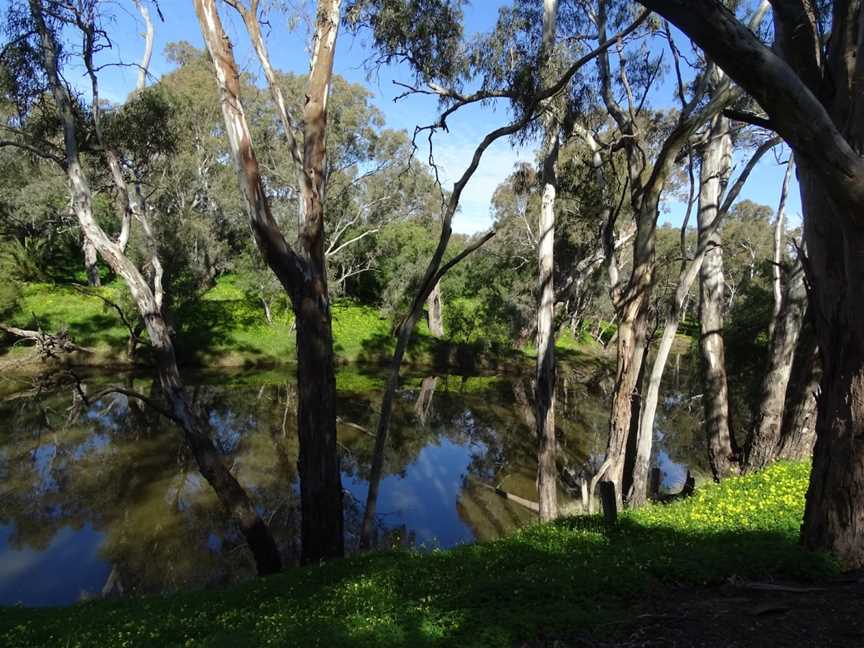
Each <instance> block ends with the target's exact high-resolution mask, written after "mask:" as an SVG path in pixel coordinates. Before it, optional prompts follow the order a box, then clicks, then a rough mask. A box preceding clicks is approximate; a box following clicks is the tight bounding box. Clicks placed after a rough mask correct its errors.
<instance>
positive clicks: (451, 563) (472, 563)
mask: <svg viewBox="0 0 864 648" xmlns="http://www.w3.org/2000/svg"><path fill="white" fill-rule="evenodd" d="M808 471H809V466H808V465H807V464H802V463H781V464H777V465H775V466H772V467H770V468H768V469H767V470H765V471H763V472H762V473H759V474H757V475H752V476H747V477H741V478H735V479H730V480H728V481H726V482H724V483H723V484H721V485H719V486H715V485H709V486H707V487H705V488H704V489H702V490H700V491H699V493H698V494H697V495H696V496H695V497H692V498H690V499H688V500H684V501H680V502H677V503H674V504H671V505H667V506H663V505H656V506H649V507H647V508H644V509H642V510H639V511H634V512H627V513H625V514H624V515H623V516H622V517H621V519H620V521H619V524H618V525H617V526H616V527H615V528H613V529H608V530H607V529H606V528H604V526H603V524H602V522H601V521H600V520H599V519H598V518H596V517H590V518H571V519H565V520H561V521H559V522H557V523H554V524H546V525H534V526H531V527H528V528H525V529H523V530H522V531H520V532H517V533H516V534H514V535H513V536H511V537H509V538H506V539H503V540H499V541H496V542H490V543H487V544H477V545H468V546H463V547H459V548H456V549H453V550H450V551H438V552H433V553H425V554H421V553H414V552H404V551H403V552H388V553H378V554H373V555H366V556H360V557H356V558H351V559H347V560H343V561H335V562H332V563H329V564H326V565H323V566H319V567H308V568H303V569H294V570H290V571H287V572H285V573H282V574H279V575H276V576H274V577H270V578H266V579H258V580H255V581H252V582H249V583H246V584H243V585H241V586H238V587H235V588H233V589H229V590H225V591H200V592H186V593H181V594H175V595H168V596H164V597H156V598H144V599H138V600H126V601H122V602H90V603H83V604H79V605H75V606H72V607H69V608H63V609H49V610H44V609H43V610H30V609H23V608H6V609H4V610H2V611H0V645H8V646H49V645H50V646H97V645H98V646H165V645H171V646H267V645H272V646H405V645H410V646H443V645H447V646H450V645H453V646H507V645H513V643H514V642H517V641H520V640H526V639H536V638H538V637H540V636H545V637H550V636H551V637H555V636H561V634H562V633H565V634H566V633H568V632H569V633H572V632H574V631H576V632H580V631H588V632H591V631H597V632H601V631H602V632H603V633H604V634H607V633H608V632H609V626H608V625H604V624H609V623H610V622H622V621H623V622H625V625H626V623H627V622H628V620H629V622H631V623H632V622H633V620H632V616H633V610H634V606H638V605H639V603H640V601H644V600H645V597H647V596H651V597H654V596H659V595H668V596H670V597H674V596H675V593H674V590H673V587H674V586H675V585H679V584H689V585H703V584H711V583H719V582H722V581H725V580H726V579H729V578H730V577H733V576H734V577H740V578H771V577H774V576H783V577H799V578H812V577H818V576H821V575H825V574H829V573H832V572H833V571H834V570H835V565H834V563H833V562H832V561H830V560H829V559H827V558H826V557H824V556H821V555H817V554H811V553H807V552H805V551H804V550H803V549H801V548H800V547H799V545H798V542H797V536H798V527H799V525H800V522H801V518H802V514H803V505H804V494H805V491H806V487H807V478H808ZM601 626H603V629H602V630H601ZM617 627H622V626H617Z"/></svg>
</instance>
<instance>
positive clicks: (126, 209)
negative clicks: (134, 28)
mask: <svg viewBox="0 0 864 648" xmlns="http://www.w3.org/2000/svg"><path fill="white" fill-rule="evenodd" d="M28 7H29V16H26V15H25V14H23V10H21V8H17V7H16V9H19V10H21V13H19V14H18V16H19V18H21V19H22V20H23V24H24V25H25V26H26V27H27V28H28V29H26V30H25V32H24V35H23V36H21V37H20V38H19V39H17V40H16V46H17V47H28V48H31V49H32V51H33V53H34V56H33V59H32V61H33V63H34V68H32V69H31V73H33V74H34V75H35V77H34V78H36V79H38V81H36V82H35V83H34V85H39V84H44V86H43V87H44V88H45V90H47V91H48V92H49V93H50V95H51V97H52V100H53V104H54V105H53V109H54V111H55V115H56V121H57V123H58V124H59V128H60V129H61V131H62V142H63V144H62V149H61V151H62V153H61V156H62V157H60V159H59V162H60V164H61V166H62V167H63V169H64V171H65V173H66V176H67V179H68V182H69V186H70V194H71V202H72V210H73V211H74V213H75V216H76V218H77V220H78V224H79V226H80V228H81V230H82V232H83V233H84V236H85V237H87V239H88V240H89V241H90V242H91V243H92V244H93V245H94V246H95V248H96V250H97V252H98V253H99V255H100V256H101V257H102V258H103V259H104V260H105V262H106V263H107V264H108V265H109V266H110V267H111V269H112V270H113V271H114V272H115V273H116V274H117V275H118V276H119V277H120V278H122V280H123V281H124V283H125V284H126V286H127V287H128V289H129V291H130V293H131V295H132V297H133V299H134V301H135V304H136V306H137V308H138V311H139V313H140V316H141V318H142V319H143V320H144V323H145V326H146V330H147V333H148V337H149V340H150V345H151V347H152V351H153V355H154V358H155V361H156V365H157V370H158V374H159V380H160V383H161V387H162V392H163V394H164V397H165V398H166V400H167V401H168V409H167V410H160V411H162V413H163V414H165V415H166V416H167V417H169V418H170V419H171V420H172V421H174V422H175V423H176V424H177V425H178V426H179V428H180V429H181V430H182V432H183V435H184V438H185V440H186V443H187V444H188V446H189V448H190V449H191V451H192V453H193V455H194V457H195V460H196V462H197V464H198V468H199V470H200V472H201V474H202V475H203V476H204V478H205V479H206V480H207V481H208V483H209V484H210V485H211V486H212V487H213V489H214V491H215V492H216V494H217V496H218V497H219V499H220V501H221V502H222V504H223V505H224V507H225V508H226V509H227V511H228V512H229V514H230V515H231V516H232V518H233V519H234V520H235V521H236V522H237V523H238V525H239V527H240V530H241V532H242V533H243V535H244V537H245V539H246V541H247V543H248V545H249V547H250V549H251V550H252V553H253V555H254V557H255V562H256V565H257V567H258V571H259V573H270V572H273V571H276V570H278V569H279V567H280V565H281V559H280V556H279V552H278V549H277V547H276V544H275V542H274V541H273V538H272V536H271V534H270V532H269V529H268V528H267V526H266V524H265V523H264V521H263V520H262V519H261V517H260V516H259V514H258V512H257V510H256V508H255V506H254V505H253V503H252V501H251V500H250V498H249V496H248V495H247V493H246V492H245V491H244V490H243V488H242V487H241V486H240V484H239V483H238V482H237V480H236V479H235V478H234V476H233V475H232V474H231V472H230V471H229V470H228V468H227V467H226V466H225V465H224V463H223V462H222V459H221V457H220V456H219V453H218V451H217V449H216V447H215V446H214V445H213V442H212V440H211V439H210V436H209V433H208V426H207V424H206V423H205V422H204V421H203V420H202V419H201V418H200V417H199V416H198V415H197V414H196V413H195V412H194V411H193V408H192V406H191V403H190V400H189V397H188V395H187V393H186V389H185V387H184V385H183V382H182V380H181V376H180V371H179V369H178V366H177V360H176V354H175V348H174V343H173V341H172V338H171V332H170V328H169V326H168V324H167V322H166V319H165V315H164V310H163V296H164V295H163V290H162V288H163V286H162V276H161V272H160V268H161V263H160V259H159V252H158V249H157V248H156V246H155V245H153V244H152V230H151V228H150V225H149V216H150V214H149V212H148V208H147V205H146V203H145V201H144V199H143V196H142V195H141V193H140V184H139V182H138V181H139V179H138V178H132V179H131V180H130V179H128V178H127V177H126V176H125V175H124V172H123V168H122V165H121V164H120V161H119V154H118V152H117V149H116V148H114V147H113V146H112V144H111V141H110V140H108V139H107V138H106V133H105V130H103V124H102V123H100V121H101V114H100V109H101V106H100V105H99V93H98V76H97V74H96V68H95V66H94V62H93V54H94V52H95V51H97V50H98V48H99V47H100V44H101V39H102V38H103V37H104V32H103V31H102V30H101V28H100V27H99V19H100V17H101V16H100V14H99V11H100V9H101V8H102V7H101V6H100V4H99V3H98V2H96V1H95V0H94V1H90V0H88V1H86V2H82V3H79V4H75V5H67V4H65V3H55V2H48V1H45V0H28ZM67 30H69V33H71V34H75V33H77V34H78V35H80V37H81V39H82V43H83V46H82V49H81V52H82V59H83V64H84V68H85V70H86V71H87V74H88V76H89V78H90V82H91V91H92V97H93V109H92V111H91V113H90V114H89V115H88V118H89V120H90V127H91V130H92V133H93V134H94V136H95V137H96V138H97V141H99V142H100V144H101V151H102V154H103V159H102V163H103V164H104V167H103V168H104V169H105V170H106V171H107V172H108V174H109V176H110V178H111V179H112V181H113V184H114V187H115V190H116V193H117V196H118V198H119V200H120V207H121V209H123V218H122V220H123V224H124V225H123V227H122V228H121V234H120V237H119V238H118V239H117V240H115V239H113V238H111V237H110V236H109V235H108V234H107V233H106V232H105V230H104V229H103V228H102V227H101V226H100V225H99V223H98V222H97V221H96V219H95V218H94V213H93V206H92V205H93V191H92V189H91V177H90V175H89V174H88V171H87V170H86V169H85V167H84V165H83V164H82V158H81V149H80V141H81V133H80V132H79V126H80V125H81V122H82V119H81V107H80V106H79V105H78V104H77V103H76V101H75V99H74V97H73V96H72V93H71V91H70V89H69V87H68V86H67V84H66V83H65V81H64V80H63V78H62V77H61V62H62V60H63V58H62V56H65V55H64V54H63V52H64V50H63V49H62V48H61V45H60V42H59V40H58V39H59V36H58V34H63V33H66V31H67ZM130 185H131V186H130ZM133 217H134V219H135V220H137V221H138V223H139V224H140V226H141V228H142V230H143V232H144V235H145V236H146V237H147V238H148V239H149V240H150V241H151V253H150V255H149V256H148V258H147V263H148V266H149V267H150V269H151V272H149V273H147V274H149V277H148V276H145V273H144V272H142V269H141V268H139V267H138V266H136V264H135V263H133V261H132V260H131V259H130V258H129V256H127V254H126V253H125V243H126V241H125V239H126V238H127V237H128V232H129V228H130V227H131V221H132V218H133ZM125 391H127V392H128V390H125ZM129 393H130V394H131V395H133V396H135V397H136V398H140V399H142V400H144V401H145V402H150V403H151V404H152V401H151V400H150V399H148V398H147V397H144V396H142V395H140V394H134V393H132V392H129ZM157 407H158V406H157Z"/></svg>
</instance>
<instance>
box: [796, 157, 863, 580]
mask: <svg viewBox="0 0 864 648" xmlns="http://www.w3.org/2000/svg"><path fill="white" fill-rule="evenodd" d="M798 163H799V178H800V180H801V196H802V204H803V206H804V213H805V217H804V238H805V242H806V246H807V253H808V279H809V281H810V284H811V293H812V295H813V298H812V300H811V308H813V309H814V314H815V315H814V317H813V322H814V325H815V328H816V333H817V341H818V345H819V348H820V352H821V358H822V382H821V388H820V393H819V399H818V412H817V416H816V445H815V447H814V450H813V470H812V472H811V475H810V487H809V489H808V492H807V504H806V508H805V511H804V525H803V527H802V541H803V543H804V545H805V546H807V547H809V548H811V549H818V550H826V549H827V550H830V551H832V552H833V553H834V554H835V555H836V556H837V557H838V558H840V559H841V560H842V561H843V562H844V563H845V564H846V565H848V566H849V567H862V566H864V337H862V336H861V331H862V330H864V300H862V299H861V297H860V294H857V293H856V288H858V287H860V286H862V285H864V235H862V233H861V231H860V230H859V229H858V228H856V227H855V226H854V225H852V224H850V223H849V222H848V220H847V219H845V218H844V217H843V215H842V214H838V212H836V211H834V210H833V207H832V203H831V201H830V200H829V199H828V198H827V196H825V194H824V193H823V192H822V188H821V185H820V184H819V183H817V182H816V181H815V178H814V174H813V173H812V172H811V170H810V168H809V166H807V165H806V163H805V162H804V161H803V160H802V159H799V160H798Z"/></svg>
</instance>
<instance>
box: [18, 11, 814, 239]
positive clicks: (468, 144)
mask: <svg viewBox="0 0 864 648" xmlns="http://www.w3.org/2000/svg"><path fill="white" fill-rule="evenodd" d="M7 1H8V0H3V2H4V3H5V2H7ZM148 2H149V0H148ZM291 4H294V5H298V6H305V5H307V4H308V3H304V2H302V1H301V0H293V2H292V3H291ZM502 4H504V3H503V2H501V1H500V0H474V2H472V3H471V4H469V5H467V6H466V7H465V25H466V31H467V32H469V33H472V32H477V31H483V30H486V29H488V28H490V27H491V26H492V25H493V23H494V21H495V18H496V16H497V8H498V7H499V6H500V5H502ZM150 6H151V7H152V4H151V5H150ZM159 6H160V7H161V10H162V14H163V15H164V18H165V21H164V22H161V21H159V20H158V18H157V17H156V15H155V11H152V10H151V12H152V13H153V15H154V20H155V23H156V24H155V27H156V38H155V47H154V57H153V62H152V64H151V68H150V71H151V73H152V74H153V75H154V76H156V77H158V76H160V75H161V74H163V73H165V72H167V71H169V70H170V69H171V65H170V64H169V63H168V62H167V61H166V60H165V58H164V56H163V52H164V48H165V45H166V44H168V43H170V42H172V41H179V40H187V41H189V42H191V43H192V44H193V45H195V46H197V47H203V40H202V38H201V33H200V31H199V28H198V23H197V20H196V17H195V12H194V9H193V6H192V2H191V0H160V2H159ZM111 7H112V11H113V20H112V23H109V24H107V25H106V27H107V28H108V31H109V33H110V34H111V35H112V39H113V45H114V46H113V48H112V50H111V51H109V52H105V53H104V54H103V62H106V61H112V62H123V63H134V62H137V61H138V60H139V59H140V56H141V52H142V50H143V39H142V37H141V36H140V32H141V31H142V23H141V20H140V18H139V17H138V14H137V12H136V11H135V8H134V5H133V3H132V0H116V2H115V3H112V4H111ZM222 16H223V21H224V24H225V28H226V30H227V31H228V34H229V36H230V37H231V40H232V42H233V44H234V48H235V55H236V57H237V62H238V64H239V65H240V66H241V67H242V68H243V69H244V70H247V71H249V72H252V73H253V74H256V75H257V74H258V70H259V68H258V65H257V59H256V58H255V56H254V53H253V52H252V50H251V48H250V47H249V45H248V39H247V37H246V34H245V31H244V29H243V24H242V22H241V21H240V19H239V17H238V16H236V14H235V13H234V12H233V10H227V9H226V10H223V11H222ZM270 22H271V30H270V33H269V37H268V46H269V49H270V54H271V57H272V59H273V64H274V65H275V66H276V67H277V68H280V69H283V70H287V71H291V72H295V73H300V74H303V73H306V72H307V71H308V51H307V41H308V32H307V30H306V26H305V24H304V23H303V21H302V20H301V21H299V26H298V27H297V28H295V29H293V30H291V29H290V25H289V24H288V20H287V18H286V17H285V15H284V14H281V13H275V12H274V13H273V14H272V16H271V19H270ZM678 39H679V40H680V42H681V47H682V48H684V47H686V40H685V39H684V37H683V36H680V34H679V35H678ZM368 40H369V38H368V35H363V34H361V35H359V36H357V37H354V36H352V35H351V34H349V33H348V32H347V31H342V32H341V33H340V36H339V41H338V44H337V49H336V63H335V70H336V72H337V73H338V74H341V75H342V76H344V77H345V78H347V79H348V80H350V81H352V82H356V83H362V84H364V85H366V86H367V87H369V89H370V90H371V91H372V92H373V93H374V95H375V102H376V104H377V105H378V107H379V108H380V109H381V111H382V112H383V113H384V115H385V117H386V120H387V126H388V127H390V128H402V129H405V130H407V131H408V132H413V130H414V127H415V126H416V125H418V124H427V123H430V122H432V121H434V119H435V117H436V115H437V102H436V101H435V100H434V99H433V98H431V97H410V98H407V99H403V100H401V101H399V102H394V101H393V99H394V97H395V96H396V95H398V94H400V92H401V90H400V89H399V88H397V87H396V86H395V85H394V84H393V80H402V81H406V82H410V81H411V75H410V72H409V71H408V70H407V68H406V66H401V65H396V66H392V67H387V68H383V69H380V70H379V72H378V74H377V75H376V77H375V78H373V79H369V78H367V72H366V69H365V67H364V62H365V61H366V60H367V59H368V57H369V52H370V50H369V47H368ZM667 58H668V57H667ZM81 72H82V71H80V70H78V71H76V70H74V69H71V68H69V69H67V77H69V79H70V81H71V82H73V83H76V84H77V80H76V78H75V77H76V74H81ZM136 74H137V70H136V69H135V68H133V67H122V66H115V67H108V68H105V69H104V70H103V72H102V74H101V77H100V78H101V83H102V93H103V95H105V96H106V98H108V99H111V100H113V101H122V100H123V99H124V98H125V97H126V96H127V94H128V93H129V92H130V91H131V90H132V89H133V88H134V85H135V79H136ZM82 81H83V79H82ZM82 85H83V84H82ZM651 99H652V100H653V101H654V107H655V108H660V107H664V102H666V105H671V102H672V101H673V99H674V97H673V96H672V94H671V92H670V91H669V87H668V85H667V84H666V83H664V84H663V85H662V86H660V87H659V88H658V90H657V91H656V92H653V93H652V96H651ZM448 123H449V126H450V132H449V133H439V134H438V135H436V137H435V140H434V142H435V148H434V151H435V159H436V162H437V163H438V164H439V166H440V167H441V169H442V170H443V178H442V179H444V180H445V181H446V182H447V184H448V185H449V184H451V183H452V181H453V180H454V179H456V178H457V177H458V176H459V175H460V174H461V173H462V171H463V170H464V168H465V166H466V165H467V163H468V160H469V159H470V157H471V155H472V154H473V151H474V148H475V147H476V145H477V144H478V143H479V142H480V140H481V139H482V138H483V136H484V135H485V134H486V133H487V132H488V131H489V130H491V129H493V128H496V127H498V126H500V125H503V124H505V123H507V110H506V108H505V106H503V105H502V106H500V107H499V108H498V109H497V110H495V111H492V110H490V108H488V107H486V108H481V107H479V106H474V107H468V108H466V109H463V110H462V111H460V112H458V113H457V114H456V115H454V116H453V117H451V118H450V120H449V121H448ZM424 154H425V153H424ZM787 157H788V153H787V152H784V154H783V156H782V158H783V160H785V159H786V158H787ZM424 159H425V157H424ZM533 159H534V152H533V149H532V148H531V147H530V146H528V147H523V148H513V146H511V144H510V143H509V142H506V141H499V142H497V143H496V144H494V145H493V146H491V147H490V148H489V149H488V150H487V152H486V154H485V156H484V158H483V161H482V162H481V165H480V167H479V168H478V170H477V172H476V173H475V174H474V177H473V178H472V180H471V182H470V183H469V185H468V187H467V188H466V190H465V193H464V195H463V199H462V209H461V212H460V214H459V215H458V216H457V217H456V219H455V221H454V228H455V229H456V231H459V232H466V233H472V232H476V231H480V230H484V229H487V228H488V227H489V226H490V225H491V218H490V215H489V202H490V199H491V196H492V193H493V191H494V190H495V187H496V186H497V185H498V184H499V183H500V182H501V181H502V180H504V178H506V176H507V175H509V173H510V172H511V171H512V170H513V168H514V166H515V165H516V164H517V163H518V162H519V161H522V160H527V161H532V160H533ZM736 162H737V163H738V164H739V165H740V164H743V161H741V160H737V159H736ZM783 171H784V167H782V166H780V165H778V164H777V161H776V160H775V158H774V156H772V155H767V156H765V158H764V159H763V161H762V163H760V165H759V166H758V167H757V169H756V170H755V171H754V173H753V175H752V176H751V178H750V180H749V182H748V184H747V186H746V188H745V189H744V191H743V192H742V194H741V198H742V199H743V198H749V199H751V200H754V201H756V202H760V203H764V204H767V205H770V206H772V207H776V204H777V200H778V198H779V193H780V184H781V181H782V177H783ZM683 210H684V206H683V205H681V204H680V203H678V202H676V201H674V199H672V198H671V196H670V197H669V200H668V201H667V203H666V206H665V209H664V213H663V214H662V215H661V221H663V222H670V223H672V224H679V223H680V221H681V217H682V214H683ZM787 210H788V214H789V216H790V217H791V219H792V220H793V221H795V220H797V215H798V214H800V211H801V207H800V197H799V195H798V189H797V184H796V185H795V186H794V187H792V190H791V191H790V196H789V202H788V204H787Z"/></svg>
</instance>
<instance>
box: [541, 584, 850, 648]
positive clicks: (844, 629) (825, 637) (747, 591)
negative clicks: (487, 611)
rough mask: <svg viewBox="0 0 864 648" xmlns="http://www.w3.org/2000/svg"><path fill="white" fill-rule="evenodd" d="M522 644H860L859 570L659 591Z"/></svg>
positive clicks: (583, 647)
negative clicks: (611, 622)
mask: <svg viewBox="0 0 864 648" xmlns="http://www.w3.org/2000/svg"><path fill="white" fill-rule="evenodd" d="M615 626H616V627H610V628H609V634H608V635H607V637H608V636H614V637H617V639H615V640H609V639H608V638H606V639H604V638H603V637H602V633H598V632H595V633H594V634H593V636H587V635H582V636H580V635H579V634H578V633H576V634H574V635H571V636H562V637H560V638H556V639H554V640H551V639H550V640H544V641H541V642H533V643H527V644H525V648H529V647H530V648H534V647H539V646H552V647H555V648H606V647H612V646H617V647H620V648H631V647H632V648H637V647H640V648H641V647H655V646H656V647H658V648H659V647H661V646H662V647H664V648H667V647H668V648H691V647H692V648H721V647H722V648H739V647H740V648H744V647H747V648H750V647H763V646H764V647H767V648H774V647H778V648H779V647H780V646H783V647H784V648H785V647H793V648H799V647H801V648H805V647H819V648H822V647H826V648H829V647H830V648H835V647H837V648H846V647H848V648H864V571H859V572H850V573H847V574H845V575H843V576H841V577H838V578H835V579H831V580H827V581H822V582H818V583H795V582H780V581H772V582H760V583H754V582H731V583H728V584H726V585H723V586H719V587H705V588H698V587H682V588H677V589H671V590H670V589H665V590H664V591H663V592H662V594H661V593H658V594H657V595H656V596H654V597H651V598H650V599H649V600H645V601H643V602H642V603H641V604H639V605H636V606H634V609H633V614H632V616H631V617H630V619H629V620H627V621H626V622H623V623H620V624H615Z"/></svg>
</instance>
